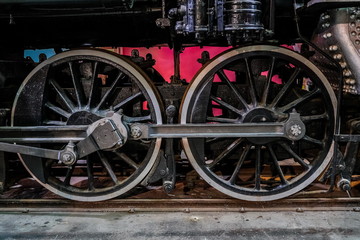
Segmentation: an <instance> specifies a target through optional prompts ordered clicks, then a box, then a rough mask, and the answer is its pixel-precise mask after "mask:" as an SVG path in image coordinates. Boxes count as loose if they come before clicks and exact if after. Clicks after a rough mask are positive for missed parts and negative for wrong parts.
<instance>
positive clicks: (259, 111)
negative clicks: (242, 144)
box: [243, 108, 277, 145]
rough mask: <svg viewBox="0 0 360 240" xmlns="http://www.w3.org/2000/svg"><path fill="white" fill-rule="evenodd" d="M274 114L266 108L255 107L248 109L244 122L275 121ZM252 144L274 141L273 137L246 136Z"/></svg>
mask: <svg viewBox="0 0 360 240" xmlns="http://www.w3.org/2000/svg"><path fill="white" fill-rule="evenodd" d="M276 121H277V119H276V118H275V114H274V112H273V111H271V110H269V109H266V108H255V109H252V110H250V111H249V112H248V113H247V114H246V116H245V118H244V121H243V122H244V123H265V122H276ZM247 140H249V141H250V142H251V143H253V144H257V145H259V144H267V143H270V142H272V141H276V139H274V138H247Z"/></svg>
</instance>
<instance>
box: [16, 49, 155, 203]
mask: <svg viewBox="0 0 360 240" xmlns="http://www.w3.org/2000/svg"><path fill="white" fill-rule="evenodd" d="M112 112H121V115H122V116H123V121H124V122H125V123H126V124H132V123H153V124H161V122H162V118H161V104H160V101H159V97H158V95H157V92H156V89H155V88H154V87H153V85H152V84H151V82H150V80H149V79H148V78H147V77H146V75H145V74H144V73H143V72H142V71H141V70H140V69H139V68H138V67H136V66H135V65H134V64H132V63H131V62H129V61H128V60H126V59H125V58H123V57H121V56H118V55H115V54H112V53H109V52H105V51H100V50H90V49H89V50H73V51H68V52H64V53H61V54H58V55H56V56H54V57H52V58H50V59H48V60H46V61H44V62H42V63H41V64H39V66H37V67H36V68H35V69H34V70H33V71H32V72H31V73H30V74H29V75H28V77H27V78H26V79H25V81H24V83H23V84H22V86H21V87H20V89H19V91H18V94H17V97H16V100H15V102H14V106H13V111H12V124H13V125H14V126H19V125H20V126H29V125H30V126H49V125H55V126H56V125H58V126H64V125H72V126H73V125H90V124H92V123H93V122H95V121H97V120H99V119H101V118H104V117H106V116H108V115H109V114H112ZM66 144H68V141H66V139H65V141H63V140H61V141H60V140H56V139H55V140H52V141H51V142H50V140H49V142H47V143H41V144H38V145H36V146H37V147H44V148H48V149H63V148H64V146H66ZM160 145H161V139H153V140H146V141H144V140H128V141H127V142H126V143H125V145H124V146H122V147H121V148H119V149H117V150H115V151H98V152H95V153H92V154H90V155H88V156H87V157H84V158H81V159H79V160H77V161H76V162H75V164H73V165H70V166H66V165H64V164H62V163H59V162H58V161H56V160H51V159H41V158H38V157H30V156H24V155H23V156H21V160H22V162H23V163H24V165H25V167H26V168H27V170H28V171H29V172H30V174H31V175H32V176H33V177H34V178H35V179H36V180H37V181H39V182H40V183H41V184H42V185H43V186H44V187H46V188H47V189H49V190H51V191H52V192H54V193H56V194H58V195H61V196H63V197H66V198H69V199H74V200H79V201H100V200H106V199H110V198H113V197H116V196H119V195H122V194H125V193H127V192H128V191H130V190H131V189H133V188H134V187H135V186H137V185H138V184H139V183H140V182H141V181H142V180H143V179H144V178H145V177H146V176H147V175H148V173H149V172H150V170H151V168H152V167H153V165H154V163H155V160H156V158H157V155H158V153H159V148H160Z"/></svg>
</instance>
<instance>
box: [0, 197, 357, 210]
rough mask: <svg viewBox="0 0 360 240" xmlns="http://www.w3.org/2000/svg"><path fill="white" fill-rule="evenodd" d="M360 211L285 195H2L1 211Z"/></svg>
mask: <svg viewBox="0 0 360 240" xmlns="http://www.w3.org/2000/svg"><path fill="white" fill-rule="evenodd" d="M304 211H354V212H360V197H353V198H344V197H336V198H331V197H320V198H319V197H316V198H303V197H302V198H288V199H283V200H279V201H272V202H245V201H241V200H237V199H114V200H109V201H103V202H95V203H81V202H75V201H71V200H64V199H1V200H0V212H22V213H27V212H128V213H135V212H185V213H191V212H239V213H245V212H304Z"/></svg>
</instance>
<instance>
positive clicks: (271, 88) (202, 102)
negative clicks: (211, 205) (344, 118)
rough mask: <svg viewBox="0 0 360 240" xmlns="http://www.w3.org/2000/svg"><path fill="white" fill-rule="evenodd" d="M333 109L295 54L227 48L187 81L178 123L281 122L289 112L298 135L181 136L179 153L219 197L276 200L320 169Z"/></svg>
mask: <svg viewBox="0 0 360 240" xmlns="http://www.w3.org/2000/svg"><path fill="white" fill-rule="evenodd" d="M305 82H307V83H308V85H305V84H304V83H305ZM310 83H311V84H312V85H310ZM305 88H307V89H305ZM335 104H336V98H335V96H334V93H333V91H332V89H331V87H330V86H329V84H328V83H327V81H326V78H325V77H324V75H323V74H322V73H321V72H320V71H319V70H318V69H317V68H316V66H315V65H313V64H312V63H311V62H310V61H308V60H307V59H305V58H304V57H302V56H301V55H299V54H297V53H295V52H292V51H290V50H288V49H285V48H281V47H273V46H252V47H245V48H239V49H233V50H230V51H227V52H225V53H223V54H220V55H219V56H218V57H216V58H214V59H213V60H212V61H211V62H210V63H209V64H207V65H206V66H204V67H203V68H202V69H201V70H200V71H199V72H198V74H197V75H196V76H195V77H194V79H193V81H192V82H191V84H190V86H189V87H188V89H187V93H186V95H185V97H184V99H183V103H182V107H181V123H182V124H186V123H211V124H221V123H240V124H241V123H262V122H264V123H266V122H283V121H285V120H286V119H287V117H288V116H289V113H290V112H292V111H294V112H297V113H299V114H300V116H301V119H302V120H303V122H304V123H305V126H306V134H305V137H304V138H302V139H301V140H299V141H295V142H291V141H289V140H285V139H270V138H268V139H261V138H218V139H209V138H208V139H187V138H183V140H182V142H183V146H184V151H185V153H186V155H187V156H188V158H189V160H190V162H191V163H192V165H193V166H194V168H195V169H196V170H197V171H198V172H199V174H200V175H201V177H202V178H204V180H206V181H207V182H208V183H209V184H210V185H212V186H213V187H215V188H216V189H218V190H219V191H221V192H223V193H225V194H227V195H230V196H232V197H235V198H239V199H244V200H249V201H270V200H275V199H279V198H283V197H286V196H289V195H291V194H293V193H295V192H297V191H299V190H301V189H303V188H304V187H306V186H307V185H309V184H310V183H311V182H313V181H314V180H315V179H316V178H317V177H318V176H319V175H320V174H321V172H322V171H323V170H324V169H325V168H326V166H327V165H328V163H329V161H330V159H331V157H332V152H333V142H332V136H333V129H334V119H335V117H334V114H335V111H334V109H335V106H336V105H335Z"/></svg>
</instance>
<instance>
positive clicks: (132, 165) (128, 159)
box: [115, 152, 139, 169]
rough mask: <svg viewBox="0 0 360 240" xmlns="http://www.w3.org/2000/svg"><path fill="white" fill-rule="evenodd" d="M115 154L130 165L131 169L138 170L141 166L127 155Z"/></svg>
mask: <svg viewBox="0 0 360 240" xmlns="http://www.w3.org/2000/svg"><path fill="white" fill-rule="evenodd" d="M115 154H116V155H117V156H118V157H119V158H120V159H121V160H123V161H124V162H126V163H127V164H129V165H130V166H131V167H133V168H135V169H138V168H139V165H138V164H137V163H136V162H134V161H133V160H132V159H131V158H130V157H129V156H127V155H126V154H125V153H120V152H115Z"/></svg>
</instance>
